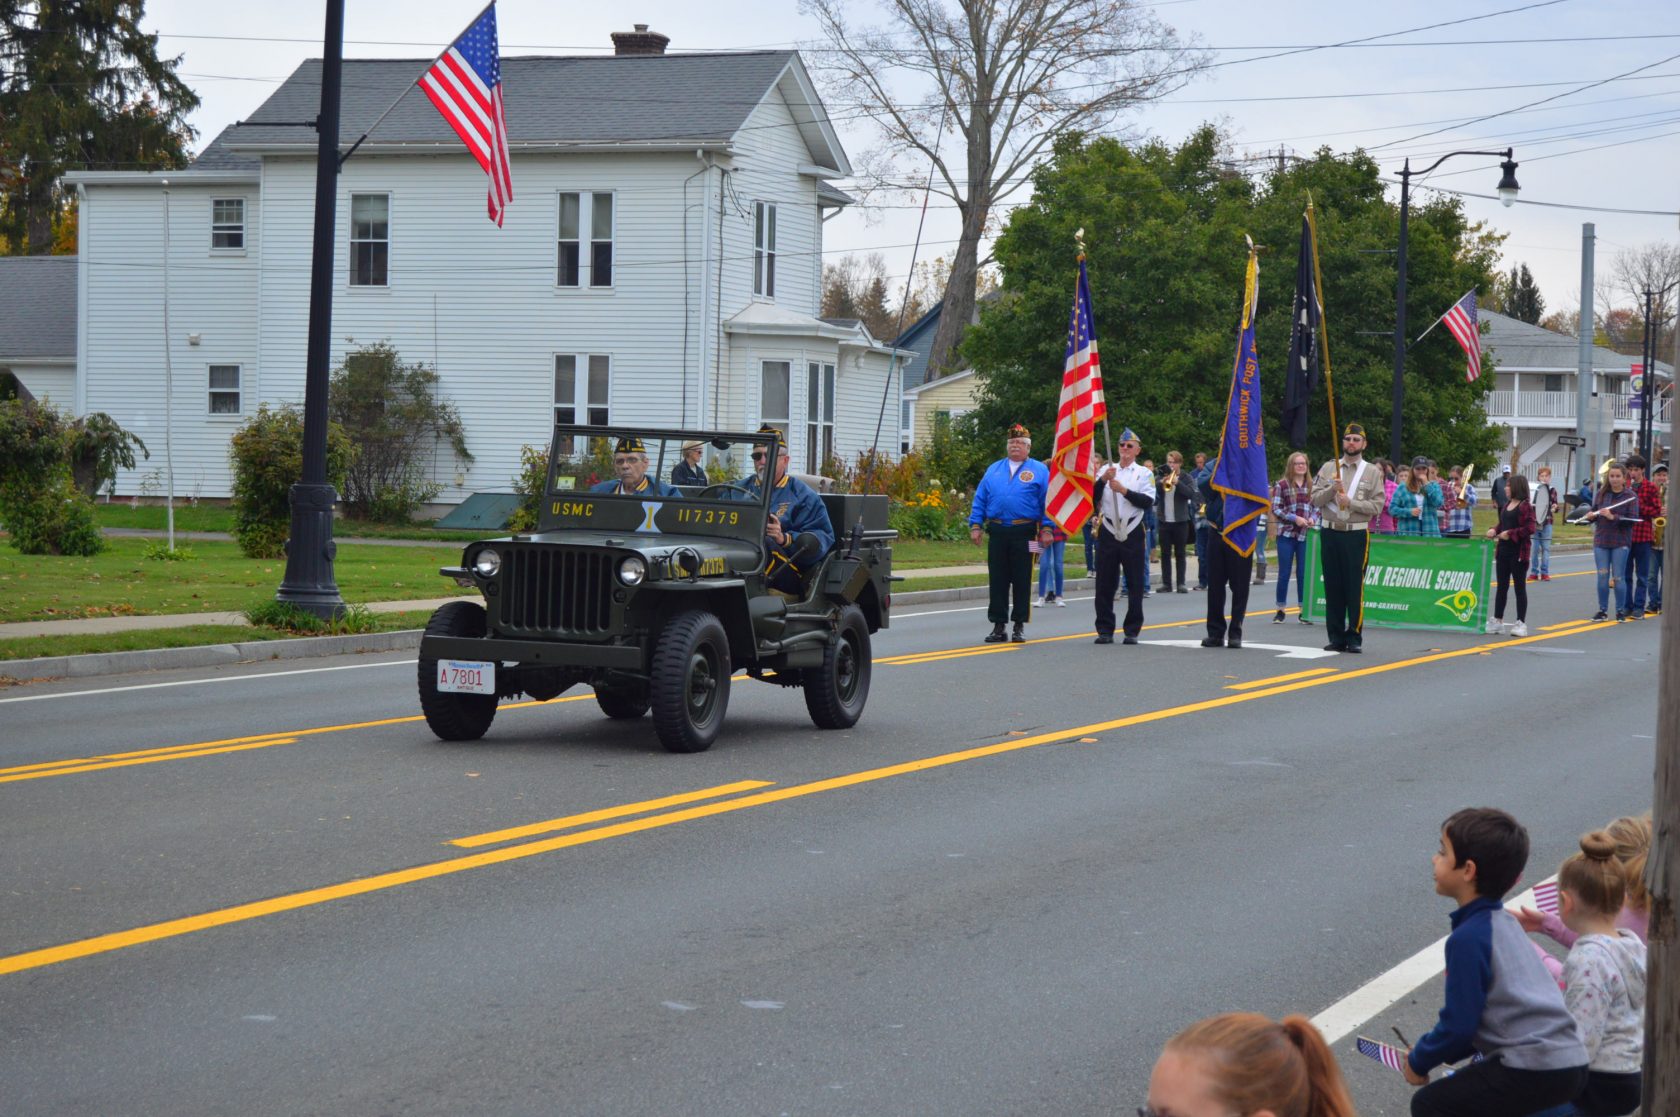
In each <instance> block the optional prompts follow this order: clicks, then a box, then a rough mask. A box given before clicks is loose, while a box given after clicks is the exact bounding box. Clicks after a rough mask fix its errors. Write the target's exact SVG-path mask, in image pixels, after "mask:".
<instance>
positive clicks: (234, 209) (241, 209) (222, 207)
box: [210, 198, 245, 250]
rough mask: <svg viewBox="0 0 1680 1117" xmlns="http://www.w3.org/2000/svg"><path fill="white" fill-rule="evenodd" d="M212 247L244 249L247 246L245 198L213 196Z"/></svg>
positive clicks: (211, 213) (211, 215)
mask: <svg viewBox="0 0 1680 1117" xmlns="http://www.w3.org/2000/svg"><path fill="white" fill-rule="evenodd" d="M210 247H211V248H222V249H230V250H243V249H244V247H245V199H244V198H213V199H211V201H210Z"/></svg>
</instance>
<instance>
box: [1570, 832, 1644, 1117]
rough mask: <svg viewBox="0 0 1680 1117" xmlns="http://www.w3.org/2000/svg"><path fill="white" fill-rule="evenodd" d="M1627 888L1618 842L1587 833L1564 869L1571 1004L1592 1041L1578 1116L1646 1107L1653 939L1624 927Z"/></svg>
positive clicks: (1620, 1114) (1612, 1116) (1621, 1116)
mask: <svg viewBox="0 0 1680 1117" xmlns="http://www.w3.org/2000/svg"><path fill="white" fill-rule="evenodd" d="M1626 890H1627V879H1626V873H1625V870H1624V869H1623V867H1622V865H1621V863H1620V862H1619V861H1618V860H1617V841H1616V839H1615V838H1614V837H1612V836H1611V835H1610V833H1609V832H1608V831H1605V830H1594V831H1593V832H1592V833H1590V834H1587V835H1585V836H1583V837H1582V838H1581V852H1579V853H1577V854H1575V855H1574V856H1573V857H1571V858H1570V859H1569V860H1567V861H1565V862H1564V863H1563V868H1561V869H1559V870H1558V903H1559V908H1560V914H1561V916H1562V919H1563V923H1564V925H1565V926H1567V927H1568V928H1569V929H1570V930H1571V931H1573V932H1575V935H1576V939H1575V945H1574V946H1572V947H1570V949H1569V958H1568V960H1567V961H1565V962H1564V964H1563V980H1564V990H1563V999H1564V1003H1565V1004H1566V1005H1568V1006H1569V1012H1570V1015H1572V1016H1574V1017H1575V1024H1576V1026H1577V1027H1578V1028H1579V1029H1580V1030H1581V1039H1582V1041H1583V1042H1584V1043H1585V1044H1586V1046H1587V1084H1586V1088H1585V1089H1583V1090H1582V1091H1581V1093H1580V1094H1579V1095H1577V1096H1576V1098H1575V1104H1574V1108H1573V1109H1572V1110H1570V1111H1569V1113H1571V1114H1581V1115H1586V1117H1625V1115H1626V1114H1629V1113H1632V1112H1633V1111H1634V1110H1635V1109H1637V1108H1639V1091H1640V1085H1641V1076H1640V1067H1641V1061H1642V1059H1643V1058H1644V1052H1645V944H1644V942H1642V941H1641V940H1640V938H1639V936H1637V935H1635V934H1634V933H1633V932H1632V931H1630V930H1628V929H1626V928H1623V927H1618V926H1617V917H1618V916H1619V915H1620V914H1621V912H1622V910H1623V904H1624V900H1625V893H1626Z"/></svg>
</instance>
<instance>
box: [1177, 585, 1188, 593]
mask: <svg viewBox="0 0 1680 1117" xmlns="http://www.w3.org/2000/svg"><path fill="white" fill-rule="evenodd" d="M1178 592H1179V593H1189V592H1190V587H1189V586H1179V587H1178Z"/></svg>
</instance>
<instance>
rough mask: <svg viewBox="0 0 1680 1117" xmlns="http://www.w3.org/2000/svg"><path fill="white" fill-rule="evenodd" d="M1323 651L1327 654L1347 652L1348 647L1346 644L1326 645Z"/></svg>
mask: <svg viewBox="0 0 1680 1117" xmlns="http://www.w3.org/2000/svg"><path fill="white" fill-rule="evenodd" d="M1324 650H1325V651H1327V652H1345V651H1347V650H1348V646H1347V645H1346V644H1326V645H1324Z"/></svg>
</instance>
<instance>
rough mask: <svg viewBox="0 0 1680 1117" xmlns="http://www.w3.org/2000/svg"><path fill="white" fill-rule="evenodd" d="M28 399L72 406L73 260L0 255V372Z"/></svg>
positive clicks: (74, 370)
mask: <svg viewBox="0 0 1680 1117" xmlns="http://www.w3.org/2000/svg"><path fill="white" fill-rule="evenodd" d="M5 372H10V373H11V374H12V375H13V376H14V377H16V379H17V382H18V383H19V384H21V385H23V390H24V391H25V392H27V393H28V394H29V395H30V396H31V397H33V398H34V399H38V400H46V401H49V402H51V403H54V404H56V405H57V406H59V407H61V408H64V409H65V410H69V409H71V408H73V407H74V406H75V404H76V258H75V257H74V256H4V257H0V373H5Z"/></svg>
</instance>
